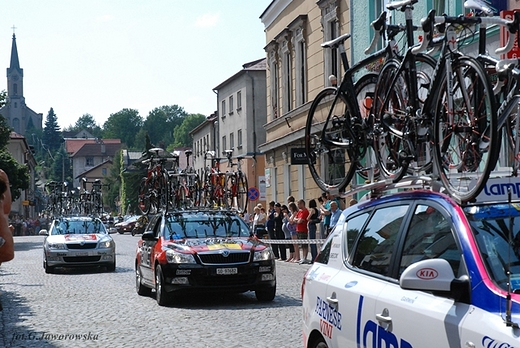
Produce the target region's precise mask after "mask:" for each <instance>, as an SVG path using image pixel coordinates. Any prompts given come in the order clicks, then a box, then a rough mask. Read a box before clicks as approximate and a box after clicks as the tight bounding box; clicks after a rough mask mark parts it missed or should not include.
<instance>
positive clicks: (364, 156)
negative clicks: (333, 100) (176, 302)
mask: <svg viewBox="0 0 520 348" xmlns="http://www.w3.org/2000/svg"><path fill="white" fill-rule="evenodd" d="M378 76H379V75H378V74H376V73H368V74H365V75H363V76H361V78H360V79H359V80H358V81H357V82H356V84H355V85H354V89H355V91H356V98H357V101H358V105H359V109H360V112H361V117H362V119H363V122H362V123H363V124H364V125H365V127H368V126H369V124H370V121H369V120H370V113H371V108H372V103H373V100H374V92H375V89H376V85H377V79H378ZM356 130H357V132H355V133H356V134H358V135H360V136H362V137H364V138H365V139H367V140H368V137H369V134H367V132H366V130H365V129H363V127H361V129H356ZM367 130H368V129H367ZM360 150H361V151H360V154H359V156H358V158H359V160H358V161H357V162H356V166H357V170H356V173H357V174H359V176H360V177H361V178H362V179H363V180H376V179H377V178H378V176H379V170H378V167H377V165H376V164H377V159H376V157H375V153H374V151H373V148H372V147H371V146H367V145H365V146H364V147H363V148H360Z"/></svg>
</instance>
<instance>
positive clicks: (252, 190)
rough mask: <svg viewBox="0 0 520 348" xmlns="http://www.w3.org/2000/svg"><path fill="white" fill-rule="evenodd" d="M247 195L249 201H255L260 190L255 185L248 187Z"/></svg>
mask: <svg viewBox="0 0 520 348" xmlns="http://www.w3.org/2000/svg"><path fill="white" fill-rule="evenodd" d="M247 196H248V197H249V200H250V201H256V200H258V198H259V197H260V191H258V189H257V188H256V187H250V188H249V190H247Z"/></svg>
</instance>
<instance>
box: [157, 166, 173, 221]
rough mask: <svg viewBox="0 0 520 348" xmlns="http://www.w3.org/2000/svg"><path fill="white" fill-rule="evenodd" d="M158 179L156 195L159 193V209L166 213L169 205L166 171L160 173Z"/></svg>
mask: <svg viewBox="0 0 520 348" xmlns="http://www.w3.org/2000/svg"><path fill="white" fill-rule="evenodd" d="M157 179H158V193H159V197H158V198H159V209H163V210H164V211H168V208H169V204H170V197H169V194H170V189H169V185H168V173H167V172H166V171H163V172H161V175H160V176H159V177H158V178H157Z"/></svg>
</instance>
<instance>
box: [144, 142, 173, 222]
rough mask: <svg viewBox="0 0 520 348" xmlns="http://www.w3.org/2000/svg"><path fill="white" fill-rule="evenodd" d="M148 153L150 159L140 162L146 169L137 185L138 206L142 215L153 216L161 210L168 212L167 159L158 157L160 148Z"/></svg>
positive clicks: (160, 151)
mask: <svg viewBox="0 0 520 348" xmlns="http://www.w3.org/2000/svg"><path fill="white" fill-rule="evenodd" d="M148 152H149V153H150V154H151V155H150V158H148V159H146V160H144V161H143V162H142V163H144V164H147V165H148V168H147V173H146V176H145V177H144V178H142V179H141V183H140V185H139V196H138V206H139V209H140V210H141V212H142V213H143V214H149V213H151V214H155V213H157V212H159V211H160V210H161V209H163V210H168V203H169V197H168V195H169V187H168V171H167V170H166V168H165V164H166V162H167V161H168V160H169V159H168V157H162V156H160V153H162V152H164V150H163V149H161V148H152V149H150V150H148Z"/></svg>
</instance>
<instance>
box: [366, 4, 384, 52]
mask: <svg viewBox="0 0 520 348" xmlns="http://www.w3.org/2000/svg"><path fill="white" fill-rule="evenodd" d="M386 15H387V13H386V11H383V12H381V14H380V15H379V18H377V19H376V20H375V21H373V22H372V23H370V25H371V26H372V28H373V29H374V31H375V34H374V38H373V39H372V42H371V43H370V46H369V47H368V48H367V49H365V54H369V53H370V52H372V51H373V50H374V49H375V47H376V46H377V43H378V42H379V38H380V37H381V32H382V31H384V30H385V29H386Z"/></svg>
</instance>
